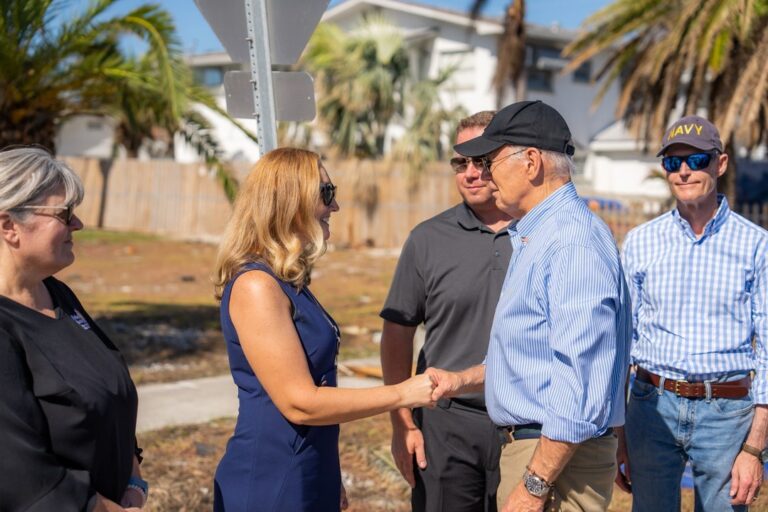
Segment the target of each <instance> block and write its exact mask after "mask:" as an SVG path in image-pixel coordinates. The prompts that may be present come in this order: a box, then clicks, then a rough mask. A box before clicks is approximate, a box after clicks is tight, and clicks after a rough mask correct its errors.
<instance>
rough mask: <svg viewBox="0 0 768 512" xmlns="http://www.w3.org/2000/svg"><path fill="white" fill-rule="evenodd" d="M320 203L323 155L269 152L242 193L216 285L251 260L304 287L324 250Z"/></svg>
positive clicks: (227, 234) (218, 260) (286, 150)
mask: <svg viewBox="0 0 768 512" xmlns="http://www.w3.org/2000/svg"><path fill="white" fill-rule="evenodd" d="M319 201H320V156H319V155H318V154H317V153H313V152H312V151H307V150H304V149H296V148H279V149H275V150H273V151H270V152H269V153H267V154H265V155H264V156H263V157H261V159H259V161H258V163H256V165H255V166H254V167H253V169H252V170H251V172H250V174H249V175H248V177H247V178H246V180H245V182H244V183H243V185H242V186H241V188H240V191H239V192H238V195H237V199H236V200H235V205H234V210H233V212H232V217H231V218H230V220H229V223H228V224H227V228H226V230H225V232H224V238H223V240H222V241H221V245H220V246H219V252H218V256H217V258H216V271H215V276H214V286H215V293H216V298H217V299H219V300H220V299H221V294H222V292H223V290H224V286H226V284H227V283H228V282H229V281H230V280H231V279H232V278H233V277H234V276H235V274H237V272H238V271H239V270H240V269H241V268H242V267H243V266H244V265H245V264H246V263H249V262H252V261H261V262H263V263H265V264H267V265H268V266H269V267H270V268H271V269H272V271H273V272H274V273H275V275H277V277H279V278H280V279H282V280H283V281H287V282H290V283H292V284H293V285H294V286H296V287H297V288H301V287H303V286H304V285H306V284H307V283H308V282H309V276H310V274H311V272H312V266H313V265H314V263H315V262H316V261H317V259H318V258H319V257H320V256H322V255H323V253H324V252H325V240H324V239H323V230H322V228H321V227H320V223H319V222H318V220H317V218H316V217H315V211H316V209H317V207H318V202H319Z"/></svg>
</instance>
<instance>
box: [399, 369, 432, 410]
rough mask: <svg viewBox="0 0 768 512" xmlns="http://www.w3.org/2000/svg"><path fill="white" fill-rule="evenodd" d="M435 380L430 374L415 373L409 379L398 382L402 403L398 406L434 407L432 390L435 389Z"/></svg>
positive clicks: (410, 407)
mask: <svg viewBox="0 0 768 512" xmlns="http://www.w3.org/2000/svg"><path fill="white" fill-rule="evenodd" d="M435 385H436V384H435V382H434V381H433V380H432V378H431V377H430V376H429V375H426V374H421V375H414V376H413V377H411V378H410V379H408V380H405V381H403V382H401V383H400V384H397V385H396V387H397V391H398V393H399V394H400V403H399V404H398V407H407V408H409V409H412V408H414V407H424V406H427V407H434V406H435V402H433V401H432V390H434V389H435Z"/></svg>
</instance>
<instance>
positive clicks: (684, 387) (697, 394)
mask: <svg viewBox="0 0 768 512" xmlns="http://www.w3.org/2000/svg"><path fill="white" fill-rule="evenodd" d="M636 375H637V378H638V379H640V380H641V381H643V382H648V383H650V384H653V385H654V386H656V387H659V382H661V377H659V376H658V375H656V374H655V373H651V372H649V371H648V370H645V369H643V368H640V367H638V368H637V374H636ZM751 385H752V379H751V378H750V377H744V378H743V379H741V380H735V381H733V382H712V383H711V384H710V387H711V389H712V398H744V397H745V396H747V394H749V388H750V386H751ZM664 389H666V390H667V391H671V392H673V393H674V394H676V395H677V396H682V397H683V398H706V396H707V388H706V386H705V385H704V383H703V382H688V381H685V380H672V379H664Z"/></svg>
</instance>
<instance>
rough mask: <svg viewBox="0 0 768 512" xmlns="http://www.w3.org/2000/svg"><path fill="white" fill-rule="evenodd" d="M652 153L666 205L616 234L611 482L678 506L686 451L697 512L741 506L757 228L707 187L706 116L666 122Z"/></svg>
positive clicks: (764, 297) (718, 150) (754, 435)
mask: <svg viewBox="0 0 768 512" xmlns="http://www.w3.org/2000/svg"><path fill="white" fill-rule="evenodd" d="M657 156H660V157H662V162H661V163H662V167H663V168H664V169H665V171H666V176H667V181H668V182H669V186H670V189H671V191H672V194H673V195H674V197H675V199H676V201H677V205H676V208H675V209H674V210H672V211H671V212H668V213H666V214H664V215H662V216H660V217H658V218H656V219H654V220H652V221H650V222H647V223H645V224H643V225H641V226H639V227H637V228H636V229H634V230H633V231H631V232H630V233H629V235H628V236H627V239H626V241H625V243H624V248H623V257H622V259H623V262H624V266H625V274H626V276H627V282H628V283H629V287H630V292H631V294H632V312H633V348H632V362H633V364H634V365H635V367H636V377H635V379H634V383H633V384H632V389H631V392H630V398H629V404H628V408H627V418H626V426H625V428H624V430H625V432H621V431H619V432H618V433H619V438H620V442H619V452H618V453H619V455H618V458H619V462H620V463H622V462H623V463H624V470H623V473H622V472H621V470H620V474H619V475H618V477H617V483H619V485H621V486H622V487H624V488H625V489H627V488H629V486H630V481H631V487H632V492H633V495H634V499H633V502H634V503H633V510H634V511H635V512H643V511H659V510H680V479H681V476H682V474H683V470H684V467H685V464H686V461H688V462H690V463H691V465H692V467H693V479H694V487H695V496H696V510H697V511H699V510H712V511H723V510H746V508H747V505H749V503H751V502H752V501H753V500H754V498H755V497H756V495H757V492H758V490H759V488H760V485H761V483H762V478H763V450H764V449H765V447H766V433H767V432H768V408H767V407H766V404H768V380H766V376H768V371H767V370H768V353H767V351H766V346H765V344H766V342H767V341H768V318H767V316H766V315H767V314H768V232H766V230H764V229H762V228H760V227H759V226H757V225H755V224H753V223H751V222H749V221H748V220H746V219H744V218H743V217H741V216H740V215H738V214H736V213H735V212H733V211H731V209H730V208H729V206H728V201H727V200H726V199H725V197H724V196H722V195H718V194H717V190H716V182H717V178H719V177H720V176H722V175H723V174H724V173H725V171H726V168H727V166H728V155H727V154H725V153H724V152H723V144H722V142H721V140H720V134H719V133H718V131H717V128H715V126H714V125H713V124H712V123H710V122H709V121H707V120H706V119H704V118H702V117H699V116H687V117H684V118H682V119H680V120H678V121H677V122H675V123H674V124H673V125H672V126H671V127H670V128H669V129H668V130H667V132H666V133H665V135H664V139H663V142H662V148H661V151H659V153H658V155H657ZM624 434H625V435H624ZM624 437H626V444H624V443H623V442H622V441H623V439H624ZM627 455H628V457H627Z"/></svg>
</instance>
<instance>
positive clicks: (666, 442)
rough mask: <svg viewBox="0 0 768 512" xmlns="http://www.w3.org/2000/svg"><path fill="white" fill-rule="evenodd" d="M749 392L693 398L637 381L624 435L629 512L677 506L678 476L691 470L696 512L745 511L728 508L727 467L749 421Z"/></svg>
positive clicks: (662, 510) (652, 511)
mask: <svg viewBox="0 0 768 512" xmlns="http://www.w3.org/2000/svg"><path fill="white" fill-rule="evenodd" d="M753 409H754V406H753V403H752V393H751V392H750V394H749V395H747V396H746V397H744V398H738V399H727V398H713V399H710V400H707V399H706V398H699V399H692V398H682V397H678V396H676V395H675V394H674V393H673V392H671V391H666V390H663V389H661V388H657V387H655V386H654V385H653V384H649V383H647V382H642V381H639V380H638V379H635V381H634V383H633V384H632V389H631V391H630V396H629V405H628V407H627V419H626V426H625V433H626V438H627V450H628V452H629V462H630V469H631V477H632V496H633V503H632V510H633V512H646V511H647V512H666V511H670V512H672V511H675V512H677V511H679V510H680V479H681V477H682V475H683V470H684V469H685V464H686V462H687V461H690V462H691V466H692V469H693V485H694V490H695V508H694V510H695V511H696V512H702V511H717V512H722V511H727V510H728V511H730V510H733V511H746V510H747V507H745V506H732V505H731V498H730V496H729V494H728V493H729V491H730V485H731V468H732V466H733V461H734V460H735V459H736V455H738V453H739V451H740V450H741V444H742V443H743V442H744V440H745V439H746V437H747V434H748V432H749V428H750V426H751V425H752V416H753V414H754V412H753Z"/></svg>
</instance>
